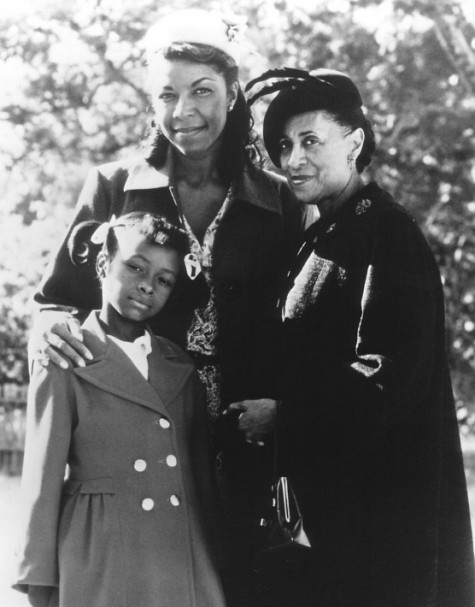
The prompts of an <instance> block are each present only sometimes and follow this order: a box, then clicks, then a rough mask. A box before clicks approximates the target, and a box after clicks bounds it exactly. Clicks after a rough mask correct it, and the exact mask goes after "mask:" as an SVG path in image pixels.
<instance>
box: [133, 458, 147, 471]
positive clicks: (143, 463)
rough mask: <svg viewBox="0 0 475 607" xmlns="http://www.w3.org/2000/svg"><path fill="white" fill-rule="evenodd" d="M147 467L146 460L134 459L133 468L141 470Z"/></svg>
mask: <svg viewBox="0 0 475 607" xmlns="http://www.w3.org/2000/svg"><path fill="white" fill-rule="evenodd" d="M146 467H147V462H146V461H145V460H144V459H136V460H135V462H134V468H135V470H137V472H143V471H144V470H145V469H146Z"/></svg>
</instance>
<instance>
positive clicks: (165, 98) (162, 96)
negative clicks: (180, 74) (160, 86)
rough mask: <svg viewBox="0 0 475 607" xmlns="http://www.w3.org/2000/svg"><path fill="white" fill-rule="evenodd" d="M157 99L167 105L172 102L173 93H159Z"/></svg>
mask: <svg viewBox="0 0 475 607" xmlns="http://www.w3.org/2000/svg"><path fill="white" fill-rule="evenodd" d="M158 98H159V99H160V101H163V102H164V103H167V102H168V101H172V100H173V99H174V98H175V93H168V92H163V93H160V95H159V96H158Z"/></svg>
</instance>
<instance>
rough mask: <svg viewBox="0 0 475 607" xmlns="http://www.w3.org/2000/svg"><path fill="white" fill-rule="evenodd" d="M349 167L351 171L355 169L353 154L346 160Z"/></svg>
mask: <svg viewBox="0 0 475 607" xmlns="http://www.w3.org/2000/svg"><path fill="white" fill-rule="evenodd" d="M346 161H347V163H348V166H349V167H350V169H352V168H353V163H354V161H355V159H354V158H353V156H352V155H351V154H348V158H347V159H346Z"/></svg>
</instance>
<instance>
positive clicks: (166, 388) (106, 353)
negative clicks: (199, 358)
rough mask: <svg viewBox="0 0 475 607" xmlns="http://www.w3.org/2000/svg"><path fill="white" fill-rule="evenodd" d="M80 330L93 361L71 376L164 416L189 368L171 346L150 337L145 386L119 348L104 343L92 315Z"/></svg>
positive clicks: (110, 343)
mask: <svg viewBox="0 0 475 607" xmlns="http://www.w3.org/2000/svg"><path fill="white" fill-rule="evenodd" d="M83 329H84V338H85V342H86V345H87V347H88V348H89V349H90V350H91V352H92V354H93V357H94V358H93V361H92V362H91V363H90V364H88V365H87V366H86V367H77V368H75V369H74V373H75V374H76V375H78V376H79V377H81V378H82V379H83V380H85V381H88V382H90V383H91V384H93V385H95V386H97V387H98V388H100V389H101V390H104V391H106V392H109V393H110V394H114V395H116V396H119V397H120V398H124V399H126V400H128V401H130V402H132V403H136V404H138V405H142V406H144V407H148V408H149V409H153V410H154V411H156V412H158V413H161V414H162V415H167V404H168V403H169V402H170V400H171V399H172V398H173V397H174V396H175V395H176V394H177V393H178V392H179V390H180V389H181V388H182V387H183V384H184V383H185V381H186V379H187V378H188V376H189V374H190V373H191V371H192V368H193V367H192V365H191V364H190V363H188V362H186V361H183V360H182V361H180V360H179V357H178V356H177V353H176V352H175V350H174V349H173V348H172V347H171V346H168V345H167V344H166V343H163V344H162V342H161V341H158V340H157V339H156V338H153V337H152V352H151V354H150V355H149V378H150V381H149V382H148V381H146V380H145V378H144V377H143V376H142V374H141V373H140V372H139V371H138V369H137V368H136V367H135V365H134V364H133V363H132V362H131V361H130V359H129V357H128V356H127V355H126V354H125V353H124V352H123V351H122V350H121V349H120V348H119V346H117V344H115V343H113V342H112V341H110V340H108V339H107V336H106V334H105V333H104V331H103V329H102V327H101V326H100V324H99V321H98V319H97V313H96V312H92V313H91V314H90V315H89V316H88V318H87V319H86V321H85V322H84V325H83Z"/></svg>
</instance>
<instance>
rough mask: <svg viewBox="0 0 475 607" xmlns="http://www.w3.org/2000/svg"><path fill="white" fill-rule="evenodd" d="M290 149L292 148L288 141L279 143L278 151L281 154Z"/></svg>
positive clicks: (282, 140) (284, 140)
mask: <svg viewBox="0 0 475 607" xmlns="http://www.w3.org/2000/svg"><path fill="white" fill-rule="evenodd" d="M291 147H292V144H291V143H290V141H289V140H288V139H281V140H280V141H279V150H280V151H281V152H283V151H284V150H290V148H291Z"/></svg>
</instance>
